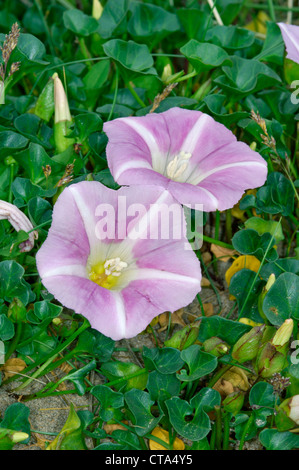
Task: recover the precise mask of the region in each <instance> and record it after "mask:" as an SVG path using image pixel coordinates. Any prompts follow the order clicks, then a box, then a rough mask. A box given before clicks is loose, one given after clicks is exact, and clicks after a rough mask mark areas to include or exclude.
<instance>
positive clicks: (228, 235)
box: [225, 209, 233, 240]
mask: <svg viewBox="0 0 299 470" xmlns="http://www.w3.org/2000/svg"><path fill="white" fill-rule="evenodd" d="M225 231H226V238H227V240H231V239H232V236H233V234H232V211H231V209H228V210H227V211H226V219H225Z"/></svg>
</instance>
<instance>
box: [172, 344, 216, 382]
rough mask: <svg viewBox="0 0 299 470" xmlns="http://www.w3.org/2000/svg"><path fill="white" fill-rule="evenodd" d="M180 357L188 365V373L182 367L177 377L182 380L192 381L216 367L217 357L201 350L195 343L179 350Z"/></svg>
mask: <svg viewBox="0 0 299 470" xmlns="http://www.w3.org/2000/svg"><path fill="white" fill-rule="evenodd" d="M181 358H182V360H183V361H184V362H186V364H187V365H188V369H189V373H187V371H186V370H185V369H182V370H181V371H180V372H179V373H178V374H177V378H178V379H179V380H181V381H183V382H193V381H194V380H197V379H199V378H200V377H203V376H205V375H208V374H209V373H210V372H212V371H213V370H214V369H216V367H217V364H218V362H217V358H216V357H215V356H213V355H212V354H209V353H206V352H202V351H201V350H200V347H199V346H198V345H197V344H193V345H192V346H189V348H187V349H184V350H183V351H181Z"/></svg>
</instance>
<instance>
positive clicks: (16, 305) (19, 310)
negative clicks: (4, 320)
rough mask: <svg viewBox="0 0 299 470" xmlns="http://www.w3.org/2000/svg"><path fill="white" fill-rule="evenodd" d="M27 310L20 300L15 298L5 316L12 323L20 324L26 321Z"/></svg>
mask: <svg viewBox="0 0 299 470" xmlns="http://www.w3.org/2000/svg"><path fill="white" fill-rule="evenodd" d="M26 314H27V310H26V307H25V305H24V304H23V302H21V300H20V299H18V298H15V299H13V301H12V302H11V304H10V305H9V307H8V312H7V316H8V318H10V320H12V321H13V322H14V323H21V322H24V321H26Z"/></svg>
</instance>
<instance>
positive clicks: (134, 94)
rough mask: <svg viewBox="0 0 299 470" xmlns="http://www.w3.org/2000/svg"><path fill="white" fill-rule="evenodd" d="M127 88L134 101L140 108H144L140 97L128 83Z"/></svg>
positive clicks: (144, 105)
mask: <svg viewBox="0 0 299 470" xmlns="http://www.w3.org/2000/svg"><path fill="white" fill-rule="evenodd" d="M127 87H128V89H129V90H130V92H131V94H132V95H133V96H134V98H135V100H136V101H137V102H138V103H139V104H140V106H142V108H146V104H145V103H144V102H143V101H142V99H141V98H140V96H139V95H138V94H137V93H136V91H135V89H134V87H133V86H132V85H131V83H130V82H128V83H127Z"/></svg>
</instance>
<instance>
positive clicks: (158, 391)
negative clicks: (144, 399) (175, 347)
mask: <svg viewBox="0 0 299 470" xmlns="http://www.w3.org/2000/svg"><path fill="white" fill-rule="evenodd" d="M146 388H147V389H148V391H149V394H150V397H151V399H152V400H154V401H157V402H159V404H160V405H161V403H163V402H164V401H165V400H168V399H169V398H171V397H174V396H177V395H179V393H180V388H181V382H180V381H179V380H178V379H177V377H176V375H175V374H161V373H160V372H158V371H157V370H154V371H153V372H150V374H149V376H148V381H147V385H146ZM163 411H164V410H163Z"/></svg>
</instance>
